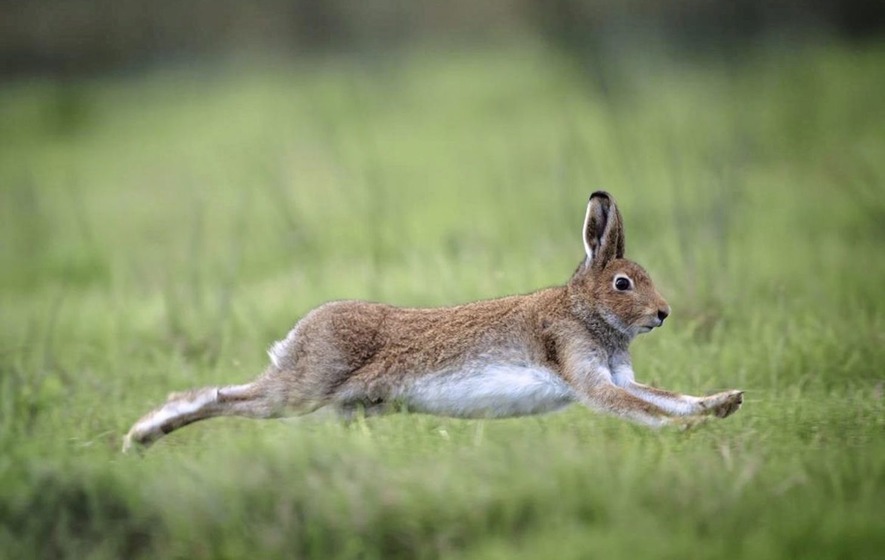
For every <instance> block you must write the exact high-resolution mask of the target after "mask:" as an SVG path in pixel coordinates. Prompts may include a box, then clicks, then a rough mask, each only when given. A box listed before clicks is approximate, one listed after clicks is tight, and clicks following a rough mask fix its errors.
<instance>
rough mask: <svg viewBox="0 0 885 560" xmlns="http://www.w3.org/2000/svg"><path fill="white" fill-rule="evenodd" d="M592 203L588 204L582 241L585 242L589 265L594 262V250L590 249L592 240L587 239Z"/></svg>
mask: <svg viewBox="0 0 885 560" xmlns="http://www.w3.org/2000/svg"><path fill="white" fill-rule="evenodd" d="M590 204H591V203H590V202H588V203H587V214H585V215H584V229H583V230H582V231H581V239H582V240H583V241H584V252H585V253H587V263H588V264H589V263H592V262H593V249H592V248H590V240H589V239H587V226H589V225H590Z"/></svg>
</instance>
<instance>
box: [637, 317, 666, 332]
mask: <svg viewBox="0 0 885 560" xmlns="http://www.w3.org/2000/svg"><path fill="white" fill-rule="evenodd" d="M663 324H664V322H663V321H661V320H660V319H656V320H655V321H654V322H652V323H649V324H647V325H640V327H639V334H644V333H647V332H651V331H653V330H654V329H656V328H658V327H660V326H661V325H663Z"/></svg>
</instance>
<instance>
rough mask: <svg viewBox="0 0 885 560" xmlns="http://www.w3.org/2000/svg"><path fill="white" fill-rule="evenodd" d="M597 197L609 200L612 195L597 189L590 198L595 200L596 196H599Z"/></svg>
mask: <svg viewBox="0 0 885 560" xmlns="http://www.w3.org/2000/svg"><path fill="white" fill-rule="evenodd" d="M597 197H598V198H607V199H608V200H611V198H612V195H610V194H608V193H607V192H606V191H596V192H594V193H593V194H591V195H590V200H593V199H594V198H597Z"/></svg>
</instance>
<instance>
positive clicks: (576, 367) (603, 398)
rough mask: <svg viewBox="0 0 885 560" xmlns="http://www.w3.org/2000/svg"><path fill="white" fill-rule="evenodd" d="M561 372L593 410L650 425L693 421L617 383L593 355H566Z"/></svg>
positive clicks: (579, 396) (657, 425)
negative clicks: (642, 397) (632, 392)
mask: <svg viewBox="0 0 885 560" xmlns="http://www.w3.org/2000/svg"><path fill="white" fill-rule="evenodd" d="M562 375H563V377H564V378H565V380H566V381H567V382H568V384H569V385H571V387H572V389H573V390H574V392H575V394H576V396H577V398H578V400H579V401H580V402H581V403H582V404H584V405H585V406H587V407H588V408H590V409H593V410H597V411H599V412H604V413H608V414H613V415H615V416H620V417H621V418H624V419H626V420H630V421H632V422H636V423H638V424H644V425H646V426H651V427H660V426H666V425H672V424H677V425H689V424H691V423H692V421H691V420H690V418H688V417H680V416H677V415H674V414H673V413H672V412H670V411H668V410H667V409H666V408H664V407H663V406H660V405H659V404H656V403H652V402H648V401H646V400H644V399H641V398H639V397H638V396H636V395H633V394H631V393H630V392H629V391H627V390H626V389H625V388H623V387H619V386H617V385H615V384H614V383H613V382H612V373H611V371H610V370H609V369H608V367H607V366H606V365H604V364H603V363H602V362H600V361H599V360H597V359H595V358H594V357H592V356H587V355H583V356H582V355H577V356H576V355H571V356H567V357H566V359H565V360H563V362H562Z"/></svg>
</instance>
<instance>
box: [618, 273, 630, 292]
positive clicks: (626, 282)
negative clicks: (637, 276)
mask: <svg viewBox="0 0 885 560" xmlns="http://www.w3.org/2000/svg"><path fill="white" fill-rule="evenodd" d="M615 289H616V290H618V291H619V292H626V291H627V290H629V289H630V279H629V278H624V277H623V276H620V277H618V278H615Z"/></svg>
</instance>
